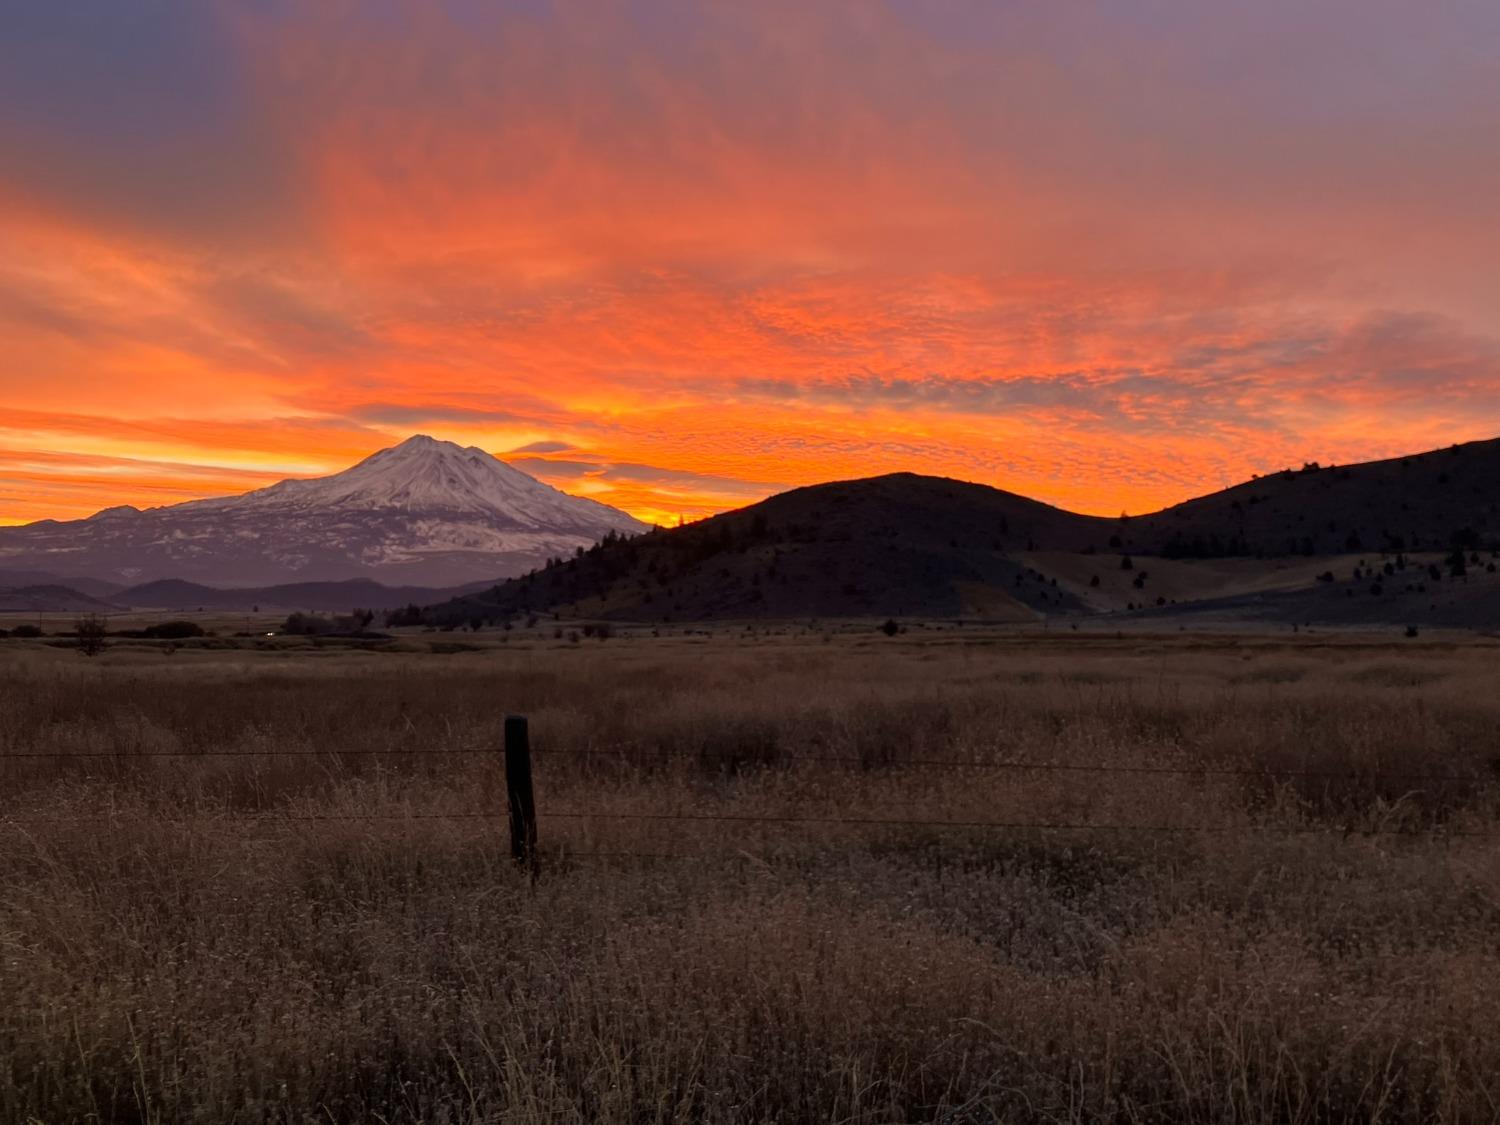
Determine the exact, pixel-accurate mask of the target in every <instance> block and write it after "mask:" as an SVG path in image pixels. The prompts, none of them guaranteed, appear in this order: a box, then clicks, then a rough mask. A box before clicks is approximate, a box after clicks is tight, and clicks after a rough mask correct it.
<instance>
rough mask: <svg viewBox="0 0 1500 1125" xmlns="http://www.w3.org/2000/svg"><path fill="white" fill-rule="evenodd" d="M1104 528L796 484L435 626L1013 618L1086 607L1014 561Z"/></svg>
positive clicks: (1063, 517)
mask: <svg viewBox="0 0 1500 1125" xmlns="http://www.w3.org/2000/svg"><path fill="white" fill-rule="evenodd" d="M1109 526H1110V521H1108V520H1098V519H1094V518H1091V517H1087V516H1076V515H1072V514H1071V513H1068V512H1063V511H1061V510H1059V509H1057V508H1052V507H1048V506H1047V505H1045V504H1039V503H1037V502H1035V501H1032V500H1027V499H1025V498H1023V497H1020V496H1015V495H1012V494H1010V493H1006V492H1001V491H999V490H997V489H993V488H986V487H985V486H983V485H976V484H965V483H963V482H960V481H954V480H947V479H943V478H938V477H922V476H916V475H914V474H910V473H901V474H896V475H893V476H886V477H875V478H871V479H868V480H859V481H840V482H836V483H833V484H824V485H815V486H812V487H809V488H800V489H796V490H794V491H792V492H786V493H783V494H781V495H779V496H774V497H772V498H771V499H769V500H765V501H763V502H762V503H759V504H755V505H752V506H751V507H748V508H743V509H740V510H738V511H734V512H727V513H725V514H723V515H720V516H715V517H713V518H711V519H707V520H704V521H702V522H700V523H696V524H691V525H689V526H687V527H682V528H674V529H671V530H658V531H654V532H649V533H647V534H645V535H641V536H637V537H635V538H632V539H624V540H621V539H610V540H607V541H606V542H605V543H603V544H601V545H599V546H598V547H595V548H594V549H593V550H590V551H587V552H585V553H583V554H582V555H581V556H579V557H577V558H575V559H572V560H568V561H566V562H563V563H561V564H555V565H552V566H549V567H547V568H544V569H543V570H540V571H538V572H535V573H533V574H531V575H526V576H524V577H522V578H518V579H514V580H512V581H510V582H508V583H505V584H504V585H502V586H500V587H497V588H496V590H495V591H493V592H486V593H485V594H481V595H477V596H474V597H470V598H462V599H457V600H456V601H454V602H451V603H448V604H447V605H445V606H441V607H438V608H437V609H436V610H435V611H434V612H435V615H436V617H437V619H438V620H455V619H457V620H463V619H466V618H469V617H475V616H477V617H481V618H486V619H493V618H497V617H504V616H513V615H518V614H526V613H531V612H538V611H540V612H551V611H555V610H558V609H566V610H567V611H568V612H569V613H570V614H573V613H576V614H580V615H586V616H596V617H606V618H622V619H631V620H647V621H669V620H674V619H675V620H700V619H708V618H724V617H730V618H740V617H806V616H870V615H895V616H902V615H927V616H952V615H957V614H961V613H966V614H976V615H979V616H986V617H994V618H1001V619H1011V620H1030V619H1035V618H1036V617H1037V616H1038V615H1039V614H1049V613H1059V612H1076V611H1082V610H1083V608H1084V607H1083V604H1082V603H1081V602H1080V601H1079V600H1078V599H1076V598H1075V597H1073V596H1072V595H1070V594H1068V593H1067V592H1065V591H1062V590H1059V589H1058V588H1057V587H1056V585H1055V584H1053V583H1051V582H1050V581H1049V580H1047V579H1045V578H1042V577H1041V576H1040V575H1037V574H1036V573H1035V572H1031V571H1029V570H1028V568H1027V567H1026V566H1025V565H1024V564H1023V563H1021V562H1020V561H1018V560H1017V559H1016V558H1015V557H1014V556H1015V555H1018V554H1020V553H1022V552H1025V551H1026V550H1028V549H1034V548H1038V547H1041V546H1043V545H1053V544H1056V545H1064V546H1063V549H1068V550H1085V549H1087V548H1088V547H1090V546H1092V545H1093V544H1094V543H1095V542H1098V543H1103V542H1104V541H1105V540H1106V539H1107V537H1108V531H1109Z"/></svg>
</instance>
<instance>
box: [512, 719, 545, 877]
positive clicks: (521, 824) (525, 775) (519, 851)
mask: <svg viewBox="0 0 1500 1125" xmlns="http://www.w3.org/2000/svg"><path fill="white" fill-rule="evenodd" d="M505 794H506V797H507V799H508V800H509V802H510V855H511V858H512V859H514V860H515V861H516V862H517V863H519V864H521V865H522V866H523V867H525V868H526V869H527V870H528V871H530V872H531V877H532V879H533V880H535V879H536V877H537V873H538V863H537V849H536V797H535V794H534V793H533V792H532V788H531V736H530V732H529V730H528V728H527V725H526V716H525V715H507V716H505Z"/></svg>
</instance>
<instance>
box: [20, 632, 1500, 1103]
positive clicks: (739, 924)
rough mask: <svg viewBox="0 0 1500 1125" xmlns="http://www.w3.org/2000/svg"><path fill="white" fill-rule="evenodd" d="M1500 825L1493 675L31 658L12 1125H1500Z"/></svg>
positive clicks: (1334, 645) (577, 657)
mask: <svg viewBox="0 0 1500 1125" xmlns="http://www.w3.org/2000/svg"><path fill="white" fill-rule="evenodd" d="M506 712H521V713H524V714H526V715H528V716H529V717H530V720H531V725H532V733H533V742H534V745H535V748H536V751H537V754H536V784H537V800H538V805H539V812H540V831H541V842H542V846H543V848H544V852H545V854H544V859H543V864H542V874H541V878H540V880H539V881H538V882H537V883H536V884H535V885H534V886H533V885H532V884H531V883H530V882H529V881H528V879H527V878H526V877H525V875H524V874H523V873H522V872H520V871H518V870H516V869H515V867H514V866H513V864H512V863H511V861H510V860H509V858H508V856H507V854H506V842H507V836H506V827H505V822H504V819H503V814H504V804H503V803H504V782H503V769H502V763H501V762H500V760H499V758H498V756H497V755H496V754H494V753H493V752H492V751H493V749H494V748H495V747H496V746H497V745H498V743H499V738H500V728H501V722H502V719H503V716H504V714H505V713H506ZM1497 782H1500V647H1497V646H1496V645H1495V644H1494V643H1491V642H1487V641H1483V640H1470V641H1463V642H1459V641H1454V642H1452V643H1449V642H1444V641H1438V640H1431V639H1429V638H1426V637H1423V638H1422V639H1419V640H1411V641H1401V640H1399V639H1398V640H1389V639H1382V640H1379V641H1374V640H1369V639H1365V640H1360V639H1358V638H1344V639H1339V638H1329V637H1316V638H1307V637H1298V638H1292V637H1290V636H1287V637H1282V638H1276V639H1272V638H1268V637H1261V638H1252V637H1245V638H1238V639H1236V638H1208V637H1193V636H1163V637H1155V638H1145V637H1142V638H1130V637H1126V638H1122V639H1116V638H1113V637H1102V636H1086V635H1076V636H1053V637H1040V636H1032V637H1025V636H1019V635H1003V634H998V633H997V634H993V635H983V634H982V633H980V632H978V631H973V630H970V631H959V632H954V631H946V632H939V631H927V632H924V633H922V634H921V635H920V636H917V635H915V634H910V635H905V636H899V637H893V638H887V637H883V636H879V635H877V634H876V633H874V632H873V631H869V630H866V631H862V632H860V633H853V634H847V635H838V636H834V637H832V638H829V639H825V638H823V637H821V636H817V635H811V634H808V635H787V636H760V635H757V636H751V635H740V636H735V635H729V634H726V633H725V632H723V631H721V632H720V635H719V636H716V637H698V636H680V635H679V636H672V637H661V638H652V637H650V636H628V637H615V638H613V639H611V640H608V641H606V642H602V643H601V642H598V641H584V642H583V643H579V644H570V643H567V642H566V641H564V642H562V643H558V642H554V641H552V640H551V639H550V638H542V639H537V638H533V639H531V640H527V641H514V640H513V641H512V642H511V643H509V644H507V645H505V646H494V647H490V648H487V649H484V650H481V651H475V652H454V653H450V654H448V655H436V654H423V653H417V652H411V653H372V652H358V651H342V650H337V649H327V650H322V649H299V650H297V651H290V650H281V651H278V650H268V651H263V652H240V651H233V650H224V651H213V650H209V651H189V650H183V651H178V652H176V653H175V654H173V655H171V656H170V657H168V656H165V655H163V654H162V653H161V652H160V651H154V650H152V649H151V648H149V647H147V646H137V647H134V648H129V649H125V648H116V649H115V650H113V651H111V652H109V653H106V654H105V655H103V656H101V657H99V658H97V659H94V660H87V659H85V658H83V657H81V656H79V655H78V654H76V653H72V652H67V651H64V650H60V649H53V648H48V647H46V646H45V645H42V644H39V643H36V642H17V641H7V642H0V785H3V796H0V1120H5V1121H25V1120H31V1119H35V1120H40V1121H46V1122H65V1121H83V1120H97V1121H142V1122H147V1121H149V1122H181V1121H194V1122H221V1121H231V1120H235V1121H262V1120H267V1121H270V1120H274V1121H285V1122H314V1121H322V1122H328V1121H340V1122H342V1121H366V1120H369V1121H385V1122H398V1121H399V1122H415V1121H424V1122H480V1121H484V1122H490V1121H494V1122H499V1121H507V1122H510V1121H515V1122H543V1121H545V1122H585V1121H601V1122H647V1121H676V1120H693V1121H716V1122H728V1121H735V1122H738V1121H841V1122H890V1121H917V1120H921V1121H927V1120H937V1121H944V1122H954V1123H956V1122H988V1121H1017V1122H1020V1121H1076V1122H1094V1121H1163V1122H1165V1121H1172V1122H1178V1121H1186V1122H1228V1121H1237V1122H1241V1121H1281V1122H1335V1121H1337V1122H1342V1121H1371V1122H1373V1121H1392V1122H1396V1121H1410V1122H1416V1121H1445V1122H1467V1121H1489V1120H1495V1119H1496V1118H1497V1117H1500V943H1497V935H1500V784H1497ZM1087 826H1093V827H1087Z"/></svg>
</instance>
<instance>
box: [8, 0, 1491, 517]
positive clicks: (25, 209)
mask: <svg viewBox="0 0 1500 1125" xmlns="http://www.w3.org/2000/svg"><path fill="white" fill-rule="evenodd" d="M501 7H503V8H504V11H500V10H499V9H500V8H501ZM1127 9H1128V10H1127ZM12 23H13V24H14V26H13V27H12V28H11V33H10V34H8V35H7V36H6V37H5V39H4V40H3V41H0V340H3V342H4V344H5V362H4V364H3V365H0V396H3V399H0V401H3V404H4V408H3V410H0V523H18V522H29V521H31V520H34V519H42V518H59V519H66V518H78V517H81V516H87V515H91V514H93V513H94V512H95V511H98V510H100V509H103V508H107V507H111V506H114V505H117V504H134V505H137V506H141V507H148V506H154V505H157V504H163V503H175V502H178V501H181V500H188V499H195V498H199V497H203V496H211V495H225V494H229V493H236V492H244V491H247V490H249V489H251V488H256V487H262V486H264V485H268V484H271V483H274V482H275V481H277V480H280V479H283V478H285V477H288V476H314V475H326V474H328V473H331V472H336V471H339V470H341V469H344V468H347V467H348V466H349V465H351V464H353V463H354V462H355V461H357V460H359V459H360V458H362V457H364V456H367V455H368V454H370V453H372V452H375V451H376V450H377V449H380V448H383V447H386V446H389V445H391V444H394V443H395V442H398V441H400V440H402V439H404V438H405V437H407V436H409V435H410V434H412V433H415V432H418V431H420V432H425V433H430V434H432V435H433V436H436V437H441V438H444V439H448V440H454V441H458V442H460V443H462V444H465V445H478V446H481V447H482V448H485V449H488V450H491V451H492V452H495V453H496V454H497V455H499V456H502V457H504V458H505V459H506V460H510V461H512V462H514V463H516V464H517V465H518V467H520V468H522V469H524V470H525V471H527V472H530V473H532V474H533V475H536V476H538V477H540V478H541V479H543V480H546V481H547V482H548V483H550V484H553V485H556V486H557V487H560V488H563V489H564V490H565V491H569V492H574V493H577V494H581V495H587V496H590V497H592V498H594V499H598V500H602V501H604V502H606V503H610V504H614V505H616V506H618V507H621V508H623V509H625V510H626V511H629V512H631V513H632V514H634V515H637V516H639V517H640V518H643V519H647V520H649V521H651V522H663V523H673V522H676V520H677V518H678V517H679V516H680V517H683V518H685V519H694V518H697V517H700V516H702V515H706V514H710V513H712V512H715V511H720V510H724V509H726V508H730V507H737V506H740V505H742V504H745V503H750V502H753V501H754V500H758V499H760V498H762V497H764V496H766V495H769V494H771V493H773V492H777V491H781V490H783V489H786V488H790V487H796V486H799V485H804V484H811V483H816V482H819V481H824V480H831V479H841V478H848V477H857V476H869V475H875V474H879V473H885V472H892V471H901V470H906V471H913V472H921V473H931V474H936V475H944V476H953V477H959V478H962V479H968V480H975V481H981V482H983V483H987V484H992V485H995V486H997V487H1001V488H1006V489H1009V490H1011V491H1014V492H1017V493H1021V494H1024V495H1027V496H1030V497H1033V498H1035V499H1038V500H1043V501H1046V502H1048V503H1053V504H1057V505H1058V506H1061V507H1064V508H1069V509H1071V510H1074V511H1079V512H1085V513H1091V514H1102V515H1114V514H1118V513H1119V512H1121V511H1130V512H1133V513H1138V512H1143V511H1147V510H1154V509H1159V508H1161V507H1165V506H1168V505H1170V504H1172V503H1176V502H1179V501H1182V500H1185V499H1188V498H1190V497H1192V496H1195V495H1200V494H1203V493H1206V492H1209V491H1213V490H1215V489H1218V488H1222V487H1224V486H1226V485H1230V484H1234V483H1238V482H1239V481H1241V480H1244V479H1248V478H1249V477H1250V476H1251V475H1252V474H1253V473H1256V472H1261V473H1264V472H1267V471H1273V470H1275V469H1279V468H1281V467H1283V466H1286V465H1298V464H1301V463H1302V462H1303V461H1306V460H1319V461H1322V462H1324V463H1328V462H1337V463H1348V462H1353V461H1364V460H1372V459H1377V458H1380V457H1386V456H1396V455H1400V454H1405V453H1411V452H1416V451H1419V450H1422V449H1427V448H1435V447H1440V446H1444V445H1448V444H1451V443H1453V442H1460V441H1468V440H1476V439H1481V438H1487V437H1494V436H1497V435H1500V302H1497V301H1496V300H1495V298H1496V297H1497V296H1500V271H1496V270H1495V269H1494V266H1493V263H1494V262H1495V261H1496V260H1497V256H1500V254H1497V252H1500V222H1497V219H1500V215H1497V211H1500V204H1497V203H1496V200H1500V155H1497V154H1496V152H1495V151H1494V148H1493V146H1492V145H1489V144H1487V143H1485V140H1484V139H1485V138H1487V137H1489V136H1493V135H1494V132H1495V127H1496V125H1500V120H1497V119H1500V75H1497V72H1496V70H1495V68H1494V67H1493V65H1492V62H1491V60H1492V59H1493V58H1494V57H1496V54H1497V51H1500V10H1496V9H1493V8H1489V7H1484V6H1480V5H1471V4H1465V3H1461V2H1457V0H1455V2H1453V3H1440V4H1436V5H1432V6H1425V7H1423V8H1422V9H1421V10H1417V9H1414V8H1411V7H1410V6H1403V5H1386V4H1375V5H1369V4H1359V5H1355V4H1354V3H1353V2H1352V0H1339V2H1332V3H1329V4H1327V5H1320V6H1318V7H1317V9H1316V10H1310V9H1309V8H1308V7H1307V6H1305V5H1295V4H1291V3H1282V2H1271V3H1267V4H1264V5H1256V6H1254V8H1253V10H1252V9H1246V10H1230V9H1228V8H1227V7H1224V6H1204V5H1197V4H1191V3H1187V2H1167V3H1162V4H1153V5H1140V6H1136V5H1129V6H1126V5H1121V6H1112V7H1110V8H1108V9H1104V10H1092V9H1085V8H1083V7H1078V6H1072V5H1034V6H1025V5H1022V6H1010V7H1007V8H1001V7H1000V6H997V5H990V4H984V3H978V2H974V3H969V2H965V0H933V2H931V3H916V2H911V0H890V2H888V3H880V4H863V3H853V2H850V3H830V4H827V5H817V6H812V7H811V9H809V6H807V5H800V6H799V5H795V4H791V3H781V2H770V3H766V4H763V5H755V6H743V5H729V4H722V5H721V4H715V3H710V4H680V3H672V2H668V0H641V2H639V3H632V4H612V3H602V2H601V3H556V4H551V3H545V2H541V0H525V2H523V3H517V4H514V5H505V6H486V5H476V4H472V3H469V2H467V0H449V2H446V3H443V4H436V5H415V4H412V5H406V4H401V3H397V4H394V5H390V6H386V7H382V8H380V9H378V10H376V9H359V8H356V9H340V8H335V7H331V6H329V7H325V6H322V5H282V4H279V3H272V4H268V5H261V6H256V7H255V8H253V9H250V8H246V7H245V6H241V5H227V4H225V5H219V4H214V3H205V4H201V5H199V4H194V5H181V6H172V5H163V6H145V5H140V6H134V5H132V6H122V5H112V4H108V3H105V2H103V0H98V2H96V3H84V4H80V5H78V6H72V5H70V6H68V11H67V12H63V11H60V10H59V9H58V7H57V6H56V5H41V4H29V3H28V4H23V5H21V6H20V10H19V11H17V12H16V13H15V14H14V17H13V19H12Z"/></svg>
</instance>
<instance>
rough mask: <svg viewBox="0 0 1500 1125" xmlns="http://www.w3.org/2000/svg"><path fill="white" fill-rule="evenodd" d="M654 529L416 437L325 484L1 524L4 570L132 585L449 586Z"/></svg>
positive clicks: (491, 461) (485, 459) (477, 455)
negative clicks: (166, 581)
mask: <svg viewBox="0 0 1500 1125" xmlns="http://www.w3.org/2000/svg"><path fill="white" fill-rule="evenodd" d="M646 529H647V528H646V525H645V524H643V523H641V522H640V521H639V520H637V519H635V518H633V517H631V516H629V515H626V514H625V513H624V512H622V511H620V510H618V509H616V508H611V507H609V506H608V505H607V504H600V503H598V502H597V501H594V500H586V499H583V498H581V497H578V496H569V495H568V494H567V493H565V492H559V491H558V490H557V489H555V488H553V487H551V486H550V485H546V484H543V483H542V482H541V481H539V480H537V479H536V478H534V477H531V476H528V475H527V474H525V473H523V472H521V470H519V469H516V468H513V467H512V466H510V465H507V464H506V463H505V462H504V461H501V460H499V459H498V458H496V457H493V456H491V455H490V454H488V453H486V452H484V451H483V450H481V449H475V448H472V447H471V448H468V449H465V448H463V447H461V446H458V445H455V444H454V443H453V442H447V441H437V440H435V439H433V438H430V437H425V436H417V437H413V438H409V439H408V440H406V441H404V442H402V443H401V444H400V445H397V446H394V447H392V448H390V449H385V450H382V451H381V452H379V453H376V454H374V455H373V456H370V457H368V458H366V459H365V460H363V461H361V462H360V463H359V464H358V465H355V466H354V467H353V468H351V469H346V470H345V471H344V472H341V473H336V474H334V475H333V476H330V477H321V478H318V479H315V480H286V481H282V482H281V483H280V484H275V485H272V486H271V487H269V488H262V489H258V490H257V491H255V492H247V493H245V494H244V495H243V496H231V497H225V498H222V499H213V500H193V501H189V502H188V503H186V504H174V505H171V506H170V507H163V508H150V509H147V510H145V511H141V510H139V509H136V508H130V507H120V508H108V509H106V510H104V511H102V512H99V513H98V514H97V515H94V516H91V517H90V518H88V519H85V520H73V521H69V522H58V521H56V520H42V521H40V522H38V523H33V524H28V525H26V526H23V527H7V528H0V566H3V567H6V568H15V569H19V568H30V569H36V570H42V571H47V572H50V573H55V574H60V575H87V576H90V577H95V578H103V579H109V580H112V581H120V582H129V583H136V582H149V581H154V580H156V579H161V578H185V579H191V580H193V581H196V582H203V583H207V584H209V585H220V586H252V585H264V584H269V583H278V582H288V581H328V580H339V579H346V578H374V579H376V580H379V581H382V582H386V583H419V584H423V585H432V586H446V585H458V584H461V583H465V582H473V581H480V580H486V579H490V578H501V577H506V576H510V575H514V574H520V573H523V572H525V571H527V570H529V569H531V568H532V567H534V566H538V565H541V564H542V563H543V562H544V561H545V560H546V559H548V558H550V557H553V556H556V555H570V554H572V553H573V551H574V550H575V548H577V547H587V546H590V545H592V544H593V543H596V542H598V541H599V540H600V539H602V538H603V537H604V536H605V535H607V534H608V533H609V532H611V531H614V532H622V533H625V534H635V533H637V532H641V531H645V530H646Z"/></svg>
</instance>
